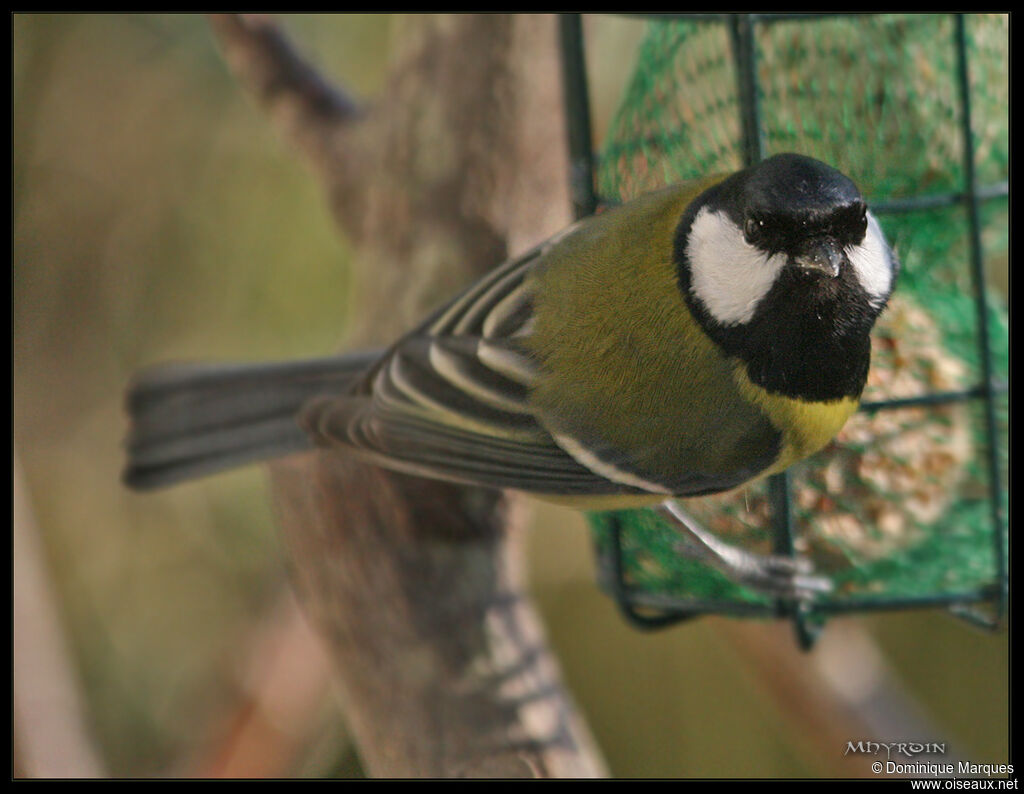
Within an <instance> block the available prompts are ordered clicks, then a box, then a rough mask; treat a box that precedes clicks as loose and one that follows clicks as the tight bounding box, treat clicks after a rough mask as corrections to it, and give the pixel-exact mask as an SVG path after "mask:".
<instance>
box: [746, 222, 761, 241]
mask: <svg viewBox="0 0 1024 794" xmlns="http://www.w3.org/2000/svg"><path fill="white" fill-rule="evenodd" d="M763 229H764V221H763V220H761V219H760V218H747V220H746V222H745V223H744V224H743V236H744V237H745V238H747V242H748V243H750V242H753V241H754V240H755V239H756V238H758V237H760V235H761V231H762V230H763Z"/></svg>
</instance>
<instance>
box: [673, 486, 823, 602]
mask: <svg viewBox="0 0 1024 794" xmlns="http://www.w3.org/2000/svg"><path fill="white" fill-rule="evenodd" d="M655 510H656V511H657V512H658V514H659V515H661V516H662V517H663V518H665V519H667V520H668V522H669V523H670V524H672V526H673V527H675V528H676V529H677V530H678V531H679V532H680V534H681V535H682V536H683V539H684V540H683V543H682V544H680V545H681V546H682V549H681V551H682V552H683V553H685V554H687V555H688V556H691V557H693V558H695V559H698V560H701V561H702V562H705V563H707V564H708V565H710V566H711V567H713V568H715V569H716V570H718V571H720V572H721V573H723V574H724V575H725V576H727V577H728V578H729V579H730V580H731V581H733V582H736V583H737V584H740V585H743V586H744V587H749V588H751V589H753V590H756V591H758V592H760V593H763V594H765V595H768V596H773V597H782V598H794V599H797V600H805V599H810V598H812V597H814V596H815V595H817V594H818V593H827V592H829V591H830V590H831V589H832V581H831V580H830V579H828V578H827V577H824V576H816V575H814V573H813V569H812V566H811V563H810V561H809V560H807V559H805V558H801V557H795V558H794V557H783V556H775V555H770V556H766V555H763V554H756V553H754V552H749V551H744V550H743V549H738V548H736V547H735V546H730V545H729V544H728V543H725V542H723V541H722V540H720V539H719V538H717V537H715V536H714V535H713V534H711V533H710V532H709V531H708V530H706V529H705V528H704V527H702V526H701V525H700V524H699V523H698V522H697V521H696V519H694V518H693V517H692V516H691V515H690V514H689V513H687V512H686V511H685V510H684V509H683V507H682V505H680V504H679V502H677V501H675V500H674V499H667V500H665V501H664V502H662V503H661V504H660V505H658V507H656V508H655Z"/></svg>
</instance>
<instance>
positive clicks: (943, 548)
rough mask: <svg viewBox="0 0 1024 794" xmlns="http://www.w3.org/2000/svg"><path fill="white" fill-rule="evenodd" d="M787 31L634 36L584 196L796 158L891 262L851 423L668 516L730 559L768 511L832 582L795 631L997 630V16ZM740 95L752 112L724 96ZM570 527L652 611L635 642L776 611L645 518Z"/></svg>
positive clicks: (606, 577)
mask: <svg viewBox="0 0 1024 794" xmlns="http://www.w3.org/2000/svg"><path fill="white" fill-rule="evenodd" d="M685 16H686V15H680V17H685ZM808 16H809V15H805V16H803V17H799V18H791V19H790V18H784V17H764V16H761V17H756V18H755V17H753V16H752V15H745V17H744V18H740V17H730V16H729V15H721V17H720V18H717V17H716V18H707V16H706V15H705V16H704V17H703V18H701V19H685V18H680V19H676V20H670V21H666V20H663V19H658V20H654V21H651V22H649V23H648V29H647V33H646V36H645V38H644V39H643V41H642V43H641V45H640V47H639V50H638V56H637V63H636V67H635V69H634V72H633V76H632V79H631V82H630V83H629V85H628V88H627V90H626V92H625V96H624V98H623V100H622V103H621V106H620V108H619V109H618V112H617V113H616V115H615V117H614V119H613V121H612V123H611V128H610V130H609V132H608V134H607V136H606V139H605V141H604V144H603V146H602V148H601V150H600V151H599V152H598V153H597V154H596V155H595V159H594V184H595V186H596V190H597V194H598V195H597V198H598V199H599V200H600V201H604V202H617V201H622V200H627V199H629V198H632V197H634V196H637V195H639V194H641V193H644V192H647V191H650V190H652V189H656V188H658V187H661V186H663V185H665V184H669V183H672V182H676V181H682V180H686V179H690V178H694V177H698V176H703V175H706V174H709V173H715V172H722V173H727V172H731V171H734V170H736V169H738V168H741V167H743V165H744V164H745V161H746V160H747V159H749V158H750V156H751V154H750V153H751V152H752V151H753V152H754V153H755V155H760V156H769V155H772V154H775V153H778V152H784V151H795V152H800V153H803V154H807V155H810V156H813V157H816V158H818V159H821V160H823V161H825V162H827V163H830V164H832V165H833V166H835V167H836V168H838V169H839V170H841V171H843V172H844V173H846V174H848V175H849V176H850V177H851V178H853V179H854V181H855V182H856V183H857V184H858V185H859V187H860V188H861V190H862V192H863V193H864V195H865V196H866V197H867V199H868V202H869V204H870V205H871V206H872V208H873V210H874V212H875V213H876V215H878V216H879V218H880V221H881V223H882V225H883V227H884V229H885V232H886V235H887V236H888V238H889V241H890V243H892V244H893V246H894V248H895V249H896V252H897V254H898V256H899V258H900V260H901V262H902V265H903V270H902V272H901V275H900V280H899V283H898V285H897V291H896V294H895V295H894V297H893V299H892V302H891V305H890V307H889V308H888V309H887V311H886V313H885V314H884V315H883V317H882V318H881V319H880V321H879V323H878V326H877V329H876V332H875V334H874V339H873V342H872V344H873V357H872V370H871V374H870V376H869V383H868V386H867V388H866V391H865V395H864V401H865V406H866V409H865V410H864V411H863V412H861V413H860V414H858V415H857V416H855V417H854V418H853V419H851V421H850V422H849V423H848V424H847V426H846V428H844V430H843V432H842V434H841V435H840V436H839V437H838V439H837V440H836V442H834V443H833V444H832V445H831V446H830V447H829V448H828V449H826V450H824V451H822V452H821V453H819V454H818V455H816V456H814V457H813V458H812V459H810V460H808V461H805V462H803V463H802V464H798V465H797V466H795V467H794V468H793V469H791V470H790V473H789V474H788V475H787V480H786V481H776V482H775V483H770V482H759V483H756V484H753V485H750V486H748V487H746V488H744V489H742V490H741V491H737V492H731V493H729V494H724V495H717V496H714V497H706V498H703V499H694V500H687V502H686V506H687V509H688V510H689V511H690V512H691V513H692V514H693V515H694V516H695V517H697V518H698V519H699V520H701V522H702V523H703V524H704V526H706V527H707V528H708V529H710V530H712V531H714V532H715V533H716V534H718V535H719V536H720V537H723V538H724V539H726V540H728V541H729V542H730V543H732V544H734V545H736V546H740V547H743V548H747V549H752V550H758V551H763V552H765V553H771V552H772V551H777V550H778V549H779V538H778V532H779V515H778V514H779V510H780V505H785V508H784V509H785V512H786V513H787V515H788V516H789V519H788V520H786V521H785V526H786V532H787V533H792V535H791V548H792V550H793V551H795V552H797V553H799V554H801V555H802V556H804V557H807V558H809V559H810V560H811V561H812V563H813V564H814V566H815V568H816V570H817V571H818V572H819V573H823V574H827V575H828V576H829V577H830V578H831V580H832V581H833V583H834V585H835V588H834V590H833V591H832V592H831V593H829V594H827V595H824V596H822V597H821V598H820V599H818V600H817V601H816V602H814V603H812V604H810V605H809V609H808V608H807V607H808V605H806V604H804V605H802V607H803V609H804V612H803V614H804V618H806V617H810V618H812V619H818V621H819V622H820V619H823V618H824V617H825V616H826V615H828V614H833V613H836V612H840V611H854V610H860V609H873V608H897V607H900V606H920V605H925V604H936V605H944V606H950V607H954V608H959V607H966V605H968V604H971V603H974V602H980V601H990V602H992V603H994V604H995V605H996V606H995V610H996V612H999V611H1000V610H1001V605H1000V604H1001V595H1000V594H1001V593H1003V592H1004V591H1005V579H1006V571H1005V562H1004V561H1005V531H1004V530H1003V528H1002V515H1003V511H1004V510H1005V507H1006V506H1005V504H1004V500H1005V495H1004V494H1005V490H1004V487H1003V481H1004V478H1005V467H1006V460H1005V449H1006V444H1005V440H1004V439H1003V438H1002V436H1003V434H1005V431H1006V425H1007V400H1006V397H1005V394H1002V393H998V392H994V391H993V390H986V389H985V388H981V387H979V386H978V384H983V383H984V382H985V376H986V374H987V373H991V374H992V375H994V376H995V380H998V379H999V378H1003V379H1005V377H1006V373H1007V368H1008V327H1007V316H1006V307H1005V301H1003V300H996V299H994V298H992V297H991V296H988V295H986V296H985V297H984V298H983V299H981V300H979V299H978V297H977V295H978V294H979V292H978V290H979V279H978V277H977V274H975V273H974V272H973V270H972V257H974V256H975V251H976V250H977V251H981V252H983V254H984V260H983V261H979V262H978V263H977V264H979V265H981V266H982V267H981V268H977V269H981V270H984V271H989V272H990V273H996V274H998V273H1000V272H1005V269H1006V262H1007V250H1008V210H1007V203H1008V202H1007V193H1008V190H1007V184H1008V170H1009V165H1008V163H1009V112H1008V101H1009V87H1008V80H1007V65H1008V57H1009V23H1008V19H1007V17H1006V16H1005V15H990V16H989V15H984V16H970V17H968V18H966V20H965V21H964V22H963V24H964V27H963V28H960V27H958V24H960V23H959V20H958V19H957V18H956V17H955V16H952V15H928V16H921V15H918V16H896V15H856V16H854V15H837V16H829V15H819V16H816V17H815V18H807V17H808ZM740 23H742V24H740ZM744 25H745V26H746V28H745V30H746V31H747V36H748V38H747V39H746V40H745V41H746V52H747V54H748V55H747V56H744V55H743V54H742V53H743V52H744V50H743V47H744V42H743V40H741V39H740V38H739V32H740V31H741V30H743V26H744ZM960 46H962V47H963V51H964V53H965V54H966V59H967V60H966V62H967V64H968V71H969V75H970V81H969V100H970V109H971V113H972V119H971V121H972V127H973V131H974V135H973V148H974V151H973V155H974V156H973V168H974V178H975V179H974V184H975V185H977V186H978V195H979V196H980V198H979V200H978V201H977V202H976V203H973V204H970V203H968V202H965V201H963V200H962V197H963V195H964V194H965V192H966V187H965V186H966V185H968V184H969V183H970V180H969V177H970V174H969V173H968V172H967V168H966V167H965V163H966V162H968V158H966V157H965V154H966V150H965V140H964V125H963V119H964V115H963V110H962V108H963V93H964V92H963V90H962V84H961V83H960V82H959V80H960V75H961V72H960V63H961V60H960V56H959V50H958V47H960ZM744 70H746V71H744ZM744 79H748V83H747V84H748V85H751V86H753V93H752V94H751V93H747V94H743V95H742V98H741V92H743V88H742V86H743V84H744ZM570 107H571V100H570ZM752 122H753V123H752ZM751 131H753V132H751ZM752 135H753V136H754V138H753V139H752V138H751V136H752ZM972 207H975V208H977V209H978V215H977V221H978V223H977V225H976V226H972ZM974 228H977V229H978V232H979V234H980V243H981V245H980V246H978V247H977V249H976V248H975V247H974V244H973V237H972V235H973V229H974ZM982 306H984V312H985V322H986V323H987V328H985V329H983V328H981V327H979V315H981V313H982V308H981V307H982ZM985 335H987V341H986V339H985ZM983 349H984V350H987V351H988V352H987V353H983V352H982V351H983ZM993 394H995V396H993ZM979 396H981V397H987V401H986V399H980V397H979ZM974 398H978V399H974ZM907 400H910V401H911V402H909V403H908V402H901V401H907ZM915 401H916V402H915ZM921 403H925V404H923V405H922V404H921ZM872 406H873V407H872ZM990 408H991V410H990ZM993 430H995V432H994V433H993ZM993 459H995V462H996V463H997V465H996V466H995V468H996V469H997V471H996V472H993V471H992V468H993V466H992V464H993ZM780 488H781V489H782V490H781V491H780ZM590 523H591V525H592V527H593V533H594V536H595V542H596V545H597V548H598V551H599V560H600V562H601V579H602V581H603V583H604V584H605V585H606V586H607V587H608V588H610V589H612V590H614V591H615V593H616V595H617V596H618V597H619V599H620V602H623V603H624V606H626V607H627V614H631V615H632V616H634V617H637V616H638V614H637V613H636V612H635V611H634V610H635V608H636V607H649V608H657V609H661V610H666V611H665V612H664V613H662V614H661V615H659V616H656V617H655V618H652V619H651V620H650V621H649V622H651V623H657V622H659V621H662V620H663V621H664V622H669V621H670V620H673V619H675V618H676V617H679V616H684V615H688V614H693V613H699V612H708V611H714V612H724V613H734V614H750V615H758V616H771V615H777V614H780V613H785V611H786V608H784V607H785V605H780V604H778V603H773V600H772V599H769V598H767V597H765V596H763V595H760V594H758V593H755V592H753V591H751V590H747V589H746V588H743V587H740V586H738V585H736V584H734V583H732V582H731V581H729V580H728V579H726V578H725V577H724V576H723V575H721V574H719V573H718V572H717V571H714V570H712V569H710V568H708V567H706V566H704V565H702V564H701V563H698V562H696V561H693V560H691V559H688V558H686V557H684V556H682V555H680V553H679V535H678V534H677V533H676V531H675V530H673V529H671V528H669V527H667V526H666V525H664V524H663V523H662V522H661V520H660V519H659V518H658V517H657V515H656V514H654V513H653V512H650V511H620V512H616V513H595V514H591V515H590ZM792 606H793V605H789V608H792ZM804 618H802V619H804Z"/></svg>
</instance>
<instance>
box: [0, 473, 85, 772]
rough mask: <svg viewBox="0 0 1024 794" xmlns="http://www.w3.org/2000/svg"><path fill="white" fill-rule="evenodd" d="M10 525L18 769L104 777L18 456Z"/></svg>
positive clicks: (14, 730) (15, 744)
mask: <svg viewBox="0 0 1024 794" xmlns="http://www.w3.org/2000/svg"><path fill="white" fill-rule="evenodd" d="M13 530H14V560H13V563H14V636H13V648H12V650H13V658H14V687H13V696H14V709H13V722H12V733H13V737H12V738H13V744H14V775H15V776H16V777H31V778H41V777H42V778H83V777H101V776H102V775H103V766H102V764H101V762H100V760H99V757H98V756H97V754H96V748H95V747H94V745H93V742H92V739H91V737H90V736H89V734H88V732H87V731H86V721H85V716H84V714H83V710H82V699H81V695H80V694H79V688H78V681H77V680H76V678H75V673H74V671H73V670H72V669H71V666H70V664H69V662H68V658H69V656H68V648H67V642H66V641H65V639H64V632H63V628H62V626H61V621H60V617H59V615H58V612H57V601H56V597H55V594H54V593H53V590H52V587H51V584H50V578H49V574H48V571H47V565H46V561H45V559H44V553H43V549H42V544H41V542H40V539H39V536H38V534H37V532H36V525H35V519H34V517H33V515H32V508H31V506H30V504H29V497H28V494H27V493H26V491H25V487H24V485H23V483H22V478H21V469H20V466H19V465H18V458H17V456H15V458H14V527H13Z"/></svg>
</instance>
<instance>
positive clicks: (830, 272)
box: [790, 237, 846, 278]
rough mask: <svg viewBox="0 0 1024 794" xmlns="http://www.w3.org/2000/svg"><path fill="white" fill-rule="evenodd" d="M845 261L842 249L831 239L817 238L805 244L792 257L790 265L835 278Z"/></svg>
mask: <svg viewBox="0 0 1024 794" xmlns="http://www.w3.org/2000/svg"><path fill="white" fill-rule="evenodd" d="M845 261H846V254H844V253H843V248H842V246H841V245H839V243H837V242H836V241H835V240H834V239H832V238H831V237H818V238H814V239H811V240H808V241H807V243H806V244H805V245H804V246H803V247H802V248H801V249H800V250H799V251H798V252H797V253H796V254H795V255H794V256H793V258H792V259H791V260H790V262H791V264H793V265H794V266H796V267H798V268H801V269H803V270H808V271H812V272H814V271H817V272H819V273H824V274H825V275H827V276H831V277H832V278H835V277H836V276H838V275H839V269H840V267H842V264H843V262H845Z"/></svg>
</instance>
